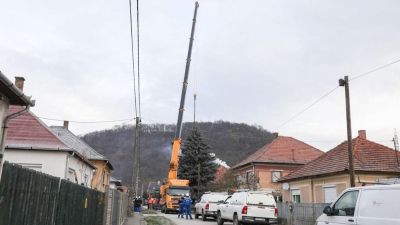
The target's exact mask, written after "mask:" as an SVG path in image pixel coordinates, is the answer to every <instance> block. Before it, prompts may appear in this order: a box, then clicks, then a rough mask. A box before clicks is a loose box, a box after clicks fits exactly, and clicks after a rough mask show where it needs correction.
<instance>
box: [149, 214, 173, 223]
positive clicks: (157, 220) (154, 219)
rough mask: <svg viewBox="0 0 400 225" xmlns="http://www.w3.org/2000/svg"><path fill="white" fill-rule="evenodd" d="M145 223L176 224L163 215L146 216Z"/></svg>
mask: <svg viewBox="0 0 400 225" xmlns="http://www.w3.org/2000/svg"><path fill="white" fill-rule="evenodd" d="M144 220H146V222H147V225H176V224H175V223H174V222H172V220H170V219H168V218H165V217H163V216H148V217H145V218H144Z"/></svg>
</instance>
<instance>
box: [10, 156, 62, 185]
mask: <svg viewBox="0 0 400 225" xmlns="http://www.w3.org/2000/svg"><path fill="white" fill-rule="evenodd" d="M67 155H69V153H67V152H61V151H36V150H13V149H7V150H6V151H5V160H6V161H9V162H12V163H16V164H20V165H22V166H24V167H27V168H31V169H35V170H37V171H41V172H43V173H47V174H50V175H52V176H56V177H60V178H63V179H64V178H65V174H66V173H65V169H66V162H67Z"/></svg>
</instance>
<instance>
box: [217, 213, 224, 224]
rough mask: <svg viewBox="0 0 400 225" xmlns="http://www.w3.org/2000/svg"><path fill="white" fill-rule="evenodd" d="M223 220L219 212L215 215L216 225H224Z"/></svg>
mask: <svg viewBox="0 0 400 225" xmlns="http://www.w3.org/2000/svg"><path fill="white" fill-rule="evenodd" d="M224 222H225V221H224V219H222V217H221V212H218V214H217V224H218V225H224Z"/></svg>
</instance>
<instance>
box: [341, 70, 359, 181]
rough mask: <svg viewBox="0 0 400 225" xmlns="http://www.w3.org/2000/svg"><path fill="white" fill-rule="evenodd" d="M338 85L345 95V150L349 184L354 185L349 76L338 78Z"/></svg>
mask: <svg viewBox="0 0 400 225" xmlns="http://www.w3.org/2000/svg"><path fill="white" fill-rule="evenodd" d="M339 86H341V87H343V86H344V90H345V96H346V123H347V152H348V155H349V175H350V186H351V187H355V186H356V183H355V175H354V162H353V161H354V160H353V159H354V157H353V143H352V135H351V113H350V90H349V77H348V76H345V77H344V79H340V80H339Z"/></svg>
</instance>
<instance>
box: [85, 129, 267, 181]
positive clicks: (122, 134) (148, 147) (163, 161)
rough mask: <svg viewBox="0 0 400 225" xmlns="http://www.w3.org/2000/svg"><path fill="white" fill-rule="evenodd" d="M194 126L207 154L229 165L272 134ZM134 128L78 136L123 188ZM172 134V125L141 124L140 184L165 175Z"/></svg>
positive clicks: (129, 176)
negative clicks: (104, 160)
mask: <svg viewBox="0 0 400 225" xmlns="http://www.w3.org/2000/svg"><path fill="white" fill-rule="evenodd" d="M196 126H197V127H198V128H199V129H200V131H201V133H202V135H203V137H204V139H205V141H206V142H207V144H208V145H209V146H210V147H211V149H210V151H211V152H214V153H215V154H216V157H218V158H220V159H222V160H224V161H226V162H227V163H228V165H230V166H232V165H234V164H236V163H237V162H239V161H240V160H242V159H243V158H245V157H246V156H248V155H249V154H251V153H253V152H254V151H256V150H257V149H258V148H260V147H261V146H263V145H265V144H266V143H269V142H270V141H271V140H272V139H273V135H272V134H271V133H270V132H268V131H266V130H265V129H263V128H262V127H260V126H250V125H247V124H244V123H231V122H225V121H216V122H198V123H196ZM192 127H193V123H185V124H184V125H183V132H182V137H183V140H185V138H186V135H187V134H188V133H189V131H190V129H191V128H192ZM134 129H135V128H134V126H131V125H129V126H127V125H125V126H118V127H114V128H113V129H109V130H103V131H96V132H92V133H88V134H86V135H84V136H83V137H82V138H83V139H84V140H85V141H86V142H87V143H88V144H89V145H91V146H92V147H93V148H95V149H96V150H98V151H99V152H100V153H101V154H103V155H105V156H106V157H107V158H108V159H110V161H111V163H112V164H113V166H114V167H115V170H114V172H113V176H114V177H116V178H118V179H122V180H123V182H124V184H126V185H129V184H130V181H131V179H132V168H133V167H132V162H133V160H132V158H133V134H134ZM174 131H175V125H170V124H143V125H142V132H141V143H140V146H141V147H140V149H141V153H140V154H141V155H140V158H141V168H142V169H141V170H142V171H141V173H142V177H143V178H144V179H143V181H145V182H147V181H151V180H162V179H163V178H165V176H166V175H167V169H168V166H169V160H170V153H171V141H172V138H173V136H174Z"/></svg>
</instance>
